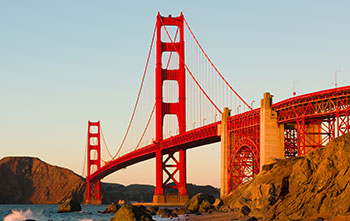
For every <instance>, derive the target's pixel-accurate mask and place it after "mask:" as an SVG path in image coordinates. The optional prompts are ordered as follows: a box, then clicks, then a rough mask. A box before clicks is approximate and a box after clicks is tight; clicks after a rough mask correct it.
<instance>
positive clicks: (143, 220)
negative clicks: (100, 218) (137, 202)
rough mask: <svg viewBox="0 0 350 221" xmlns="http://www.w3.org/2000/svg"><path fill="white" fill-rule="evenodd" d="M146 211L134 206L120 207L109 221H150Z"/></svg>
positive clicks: (150, 217)
mask: <svg viewBox="0 0 350 221" xmlns="http://www.w3.org/2000/svg"><path fill="white" fill-rule="evenodd" d="M146 211H147V209H146V208H143V207H137V206H134V205H125V206H122V207H121V208H120V209H119V210H118V212H117V213H116V214H115V215H114V217H113V218H111V221H122V220H124V221H152V220H153V219H152V216H151V215H150V214H149V213H147V212H146Z"/></svg>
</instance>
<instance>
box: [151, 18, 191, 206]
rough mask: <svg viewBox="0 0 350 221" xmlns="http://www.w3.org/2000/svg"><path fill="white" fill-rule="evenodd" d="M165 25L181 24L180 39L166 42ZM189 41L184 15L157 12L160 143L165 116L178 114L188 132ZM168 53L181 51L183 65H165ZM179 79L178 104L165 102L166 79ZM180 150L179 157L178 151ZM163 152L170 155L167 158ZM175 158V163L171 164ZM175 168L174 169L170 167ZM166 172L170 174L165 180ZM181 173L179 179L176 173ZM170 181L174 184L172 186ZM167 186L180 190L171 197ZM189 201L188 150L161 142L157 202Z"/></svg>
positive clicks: (181, 132)
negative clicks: (166, 146) (167, 147)
mask: <svg viewBox="0 0 350 221" xmlns="http://www.w3.org/2000/svg"><path fill="white" fill-rule="evenodd" d="M163 26H177V28H178V30H179V37H180V38H179V41H178V42H162V39H161V36H162V35H161V34H162V33H161V31H162V27H163ZM184 50H185V44H184V17H183V14H182V13H181V15H180V16H179V17H171V16H169V17H162V16H161V15H160V14H159V13H158V15H157V41H156V70H155V74H156V77H155V81H156V82H155V87H156V92H155V99H156V141H155V142H156V143H158V144H159V142H160V141H161V140H163V125H164V117H165V115H176V116H177V119H178V126H179V134H183V133H185V132H186V88H185V86H186V85H185V82H186V80H185V66H184V61H185V51H184ZM164 52H174V53H178V57H179V59H178V60H179V66H178V67H179V68H178V69H167V68H165V69H164V68H162V55H163V53H164ZM164 81H176V82H177V84H178V88H179V101H178V102H176V103H166V102H163V82H164ZM176 151H178V152H179V153H178V159H176V157H175V155H174V154H175V152H176ZM163 155H167V156H166V157H165V159H163ZM170 161H173V164H169V162H170ZM170 167H172V168H175V170H174V172H170V171H169V170H168V168H170ZM163 173H164V174H167V175H168V178H167V179H166V180H165V181H164V179H163ZM177 174H178V180H177V179H176V177H175V175H177ZM169 183H170V184H171V183H173V184H171V185H169ZM164 189H177V190H178V195H177V196H175V197H174V196H171V197H170V196H168V197H166V196H165V195H164V194H165V192H164ZM187 200H188V195H187V189H186V151H185V150H183V149H180V150H174V151H173V152H167V153H165V152H163V151H162V147H161V146H160V145H158V149H157V150H156V189H155V193H154V196H153V202H154V203H182V202H186V201H187Z"/></svg>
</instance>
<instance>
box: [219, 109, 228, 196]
mask: <svg viewBox="0 0 350 221" xmlns="http://www.w3.org/2000/svg"><path fill="white" fill-rule="evenodd" d="M230 115H231V111H230V110H229V109H228V108H227V107H225V108H224V112H223V113H222V119H221V124H220V125H218V135H219V136H220V137H221V184H220V185H221V187H220V198H223V197H225V196H227V195H228V192H229V189H228V165H229V160H230V159H229V156H230V155H229V150H230V134H229V131H228V128H227V119H228V118H229V117H230Z"/></svg>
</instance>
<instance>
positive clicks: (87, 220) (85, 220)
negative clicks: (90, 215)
mask: <svg viewBox="0 0 350 221" xmlns="http://www.w3.org/2000/svg"><path fill="white" fill-rule="evenodd" d="M79 221H94V220H93V219H80V220H79Z"/></svg>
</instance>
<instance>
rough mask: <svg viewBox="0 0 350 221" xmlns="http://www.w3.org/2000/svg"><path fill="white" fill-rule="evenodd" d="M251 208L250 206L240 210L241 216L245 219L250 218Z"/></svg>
mask: <svg viewBox="0 0 350 221" xmlns="http://www.w3.org/2000/svg"><path fill="white" fill-rule="evenodd" d="M250 211H251V210H250V208H249V207H248V206H243V207H242V208H241V210H240V213H239V216H240V217H245V216H248V215H249V213H250Z"/></svg>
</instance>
